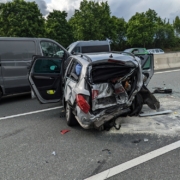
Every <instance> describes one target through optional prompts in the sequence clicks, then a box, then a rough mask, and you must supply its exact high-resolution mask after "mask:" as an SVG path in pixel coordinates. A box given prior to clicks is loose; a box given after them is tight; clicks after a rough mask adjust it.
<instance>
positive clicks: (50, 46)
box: [40, 41, 65, 58]
mask: <svg viewBox="0 0 180 180" xmlns="http://www.w3.org/2000/svg"><path fill="white" fill-rule="evenodd" d="M40 44H41V50H42V53H43V56H46V57H59V58H63V57H64V55H65V52H64V50H63V49H62V48H61V47H60V46H58V45H57V44H55V43H53V42H50V41H41V43H40Z"/></svg>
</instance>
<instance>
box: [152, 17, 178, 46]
mask: <svg viewBox="0 0 180 180" xmlns="http://www.w3.org/2000/svg"><path fill="white" fill-rule="evenodd" d="M174 46H176V38H175V35H174V28H173V25H171V24H169V22H166V20H164V21H162V20H161V21H159V23H158V24H157V27H156V32H155V36H154V47H161V48H169V47H174Z"/></svg>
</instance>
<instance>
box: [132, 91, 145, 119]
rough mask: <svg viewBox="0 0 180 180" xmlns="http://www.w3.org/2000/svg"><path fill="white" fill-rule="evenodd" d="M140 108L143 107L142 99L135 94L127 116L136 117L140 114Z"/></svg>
mask: <svg viewBox="0 0 180 180" xmlns="http://www.w3.org/2000/svg"><path fill="white" fill-rule="evenodd" d="M142 107H143V98H142V96H141V95H140V94H139V93H137V94H136V96H135V98H134V100H133V102H132V105H131V113H130V115H129V116H138V115H139V114H140V112H141V109H142Z"/></svg>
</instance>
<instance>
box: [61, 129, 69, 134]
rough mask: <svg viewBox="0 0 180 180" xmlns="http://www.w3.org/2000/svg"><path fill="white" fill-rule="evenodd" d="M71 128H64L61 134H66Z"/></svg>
mask: <svg viewBox="0 0 180 180" xmlns="http://www.w3.org/2000/svg"><path fill="white" fill-rule="evenodd" d="M69 131H70V130H69V129H64V130H62V131H61V134H62V135H63V134H66V133H67V132H69Z"/></svg>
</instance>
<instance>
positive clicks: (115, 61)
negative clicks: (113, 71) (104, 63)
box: [108, 59, 125, 64]
mask: <svg viewBox="0 0 180 180" xmlns="http://www.w3.org/2000/svg"><path fill="white" fill-rule="evenodd" d="M108 62H112V63H118V64H125V62H123V61H119V60H114V59H108Z"/></svg>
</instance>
